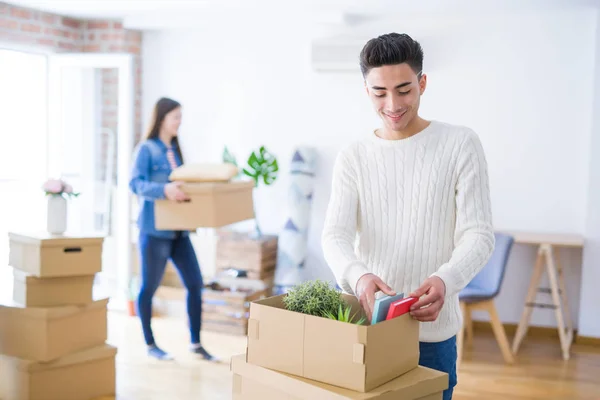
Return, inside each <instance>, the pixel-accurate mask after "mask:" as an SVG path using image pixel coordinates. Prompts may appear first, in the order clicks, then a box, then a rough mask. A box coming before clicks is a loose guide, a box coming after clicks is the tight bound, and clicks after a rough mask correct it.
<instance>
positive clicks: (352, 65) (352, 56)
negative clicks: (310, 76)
mask: <svg viewBox="0 0 600 400" xmlns="http://www.w3.org/2000/svg"><path fill="white" fill-rule="evenodd" d="M366 42H367V40H361V39H337V38H336V39H330V38H328V39H315V40H313V42H312V43H311V49H310V53H311V65H312V68H313V70H315V71H319V72H350V73H356V72H360V66H359V63H358V61H359V55H360V51H361V50H362V48H363V47H364V45H365V43H366Z"/></svg>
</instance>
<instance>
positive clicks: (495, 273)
mask: <svg viewBox="0 0 600 400" xmlns="http://www.w3.org/2000/svg"><path fill="white" fill-rule="evenodd" d="M495 238H496V246H495V248H494V251H493V253H492V255H491V257H490V259H489V261H488V263H487V264H486V265H485V267H483V269H482V270H481V271H480V272H479V273H478V274H477V275H476V276H475V278H473V280H471V282H469V284H468V285H467V286H466V287H465V288H464V289H463V290H462V291H461V292H460V294H459V299H460V307H461V310H462V314H463V318H464V323H463V327H462V329H461V331H460V333H459V336H458V358H459V361H460V360H461V358H462V352H463V342H464V331H465V329H466V331H467V332H466V333H467V339H466V343H467V344H468V345H471V344H472V340H473V323H472V320H471V312H472V311H474V310H484V311H487V312H488V314H489V316H490V323H491V324H492V329H493V331H494V335H495V336H496V341H497V342H498V345H499V346H500V350H501V351H502V356H503V357H504V360H505V361H506V362H507V363H509V364H512V363H513V362H514V357H513V353H512V351H511V350H510V346H509V344H508V339H507V338H506V332H505V331H504V327H503V325H502V322H501V321H500V318H498V313H497V312H496V306H495V305H494V299H495V298H496V296H498V294H499V293H500V288H501V287H502V282H503V280H504V273H505V271H506V264H507V263H508V259H509V256H510V252H511V250H512V245H513V243H514V238H513V237H512V236H510V235H506V234H502V233H495Z"/></svg>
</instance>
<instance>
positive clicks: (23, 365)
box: [0, 333, 117, 400]
mask: <svg viewBox="0 0 600 400" xmlns="http://www.w3.org/2000/svg"><path fill="white" fill-rule="evenodd" d="M72 334H73V333H72ZM116 353H117V349H116V348H115V347H113V346H110V345H108V344H104V345H101V346H97V347H94V348H91V349H88V350H84V351H81V352H77V353H72V354H69V355H67V356H65V357H62V358H59V359H57V360H54V361H52V362H48V363H43V362H36V361H28V360H21V359H18V358H13V357H8V356H0V398H2V399H11V400H57V399H60V400H81V399H92V398H97V397H99V396H109V395H114V394H115V391H116V390H115V389H116V367H115V356H116Z"/></svg>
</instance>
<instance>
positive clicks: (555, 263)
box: [512, 232, 584, 360]
mask: <svg viewBox="0 0 600 400" xmlns="http://www.w3.org/2000/svg"><path fill="white" fill-rule="evenodd" d="M512 235H513V236H514V238H515V243H522V244H529V245H534V246H538V252H537V259H536V262H535V266H534V269H533V274H532V276H531V281H530V283H529V290H528V292H527V299H526V300H525V309H524V310H523V314H522V316H521V321H520V322H519V326H518V327H517V331H516V333H515V338H514V341H513V346H512V351H513V354H515V355H516V354H517V351H518V349H519V346H520V345H521V342H522V341H523V338H524V337H525V335H526V334H527V329H528V327H529V323H530V320H531V314H532V312H533V309H534V308H550V309H553V310H554V313H555V315H556V322H557V325H558V327H557V328H558V337H559V339H560V345H561V349H562V354H563V359H564V360H568V359H569V356H570V355H569V351H570V348H571V343H572V342H573V321H572V319H571V312H570V310H569V301H568V297H567V293H566V287H565V279H564V273H563V268H562V266H561V263H560V257H559V254H558V250H559V248H560V247H571V248H583V245H584V239H583V237H581V236H578V235H559V234H538V233H522V232H512ZM544 264H545V268H546V273H547V274H548V278H549V281H550V288H540V287H539V285H540V280H541V278H542V274H543V273H544ZM537 292H541V293H549V294H550V295H551V296H552V303H551V304H544V303H537V302H536V294H537Z"/></svg>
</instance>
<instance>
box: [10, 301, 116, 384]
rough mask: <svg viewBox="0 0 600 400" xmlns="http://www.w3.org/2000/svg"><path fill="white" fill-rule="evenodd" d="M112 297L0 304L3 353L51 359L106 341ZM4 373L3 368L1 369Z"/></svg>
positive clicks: (36, 358)
mask: <svg viewBox="0 0 600 400" xmlns="http://www.w3.org/2000/svg"><path fill="white" fill-rule="evenodd" d="M107 304H108V299H103V300H97V301H95V302H93V303H90V304H87V305H81V306H74V305H73V306H62V307H50V308H37V307H22V306H21V305H17V304H14V303H12V302H10V303H9V302H4V303H3V304H0V354H4V355H7V356H11V357H17V358H22V359H26V360H32V361H51V360H54V359H57V358H60V357H63V356H65V355H68V354H70V353H73V352H77V351H81V350H84V349H87V348H92V347H96V346H99V345H101V344H103V343H104V342H105V341H106V338H107V309H106V306H107ZM0 373H2V371H0Z"/></svg>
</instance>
